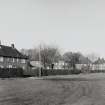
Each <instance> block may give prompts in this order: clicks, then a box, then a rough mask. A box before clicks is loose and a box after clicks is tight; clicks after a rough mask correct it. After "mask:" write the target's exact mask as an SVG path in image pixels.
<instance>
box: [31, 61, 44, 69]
mask: <svg viewBox="0 0 105 105" xmlns="http://www.w3.org/2000/svg"><path fill="white" fill-rule="evenodd" d="M30 64H31V66H32V69H37V68H43V65H42V64H41V62H40V61H35V60H31V61H30Z"/></svg>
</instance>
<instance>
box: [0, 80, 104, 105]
mask: <svg viewBox="0 0 105 105" xmlns="http://www.w3.org/2000/svg"><path fill="white" fill-rule="evenodd" d="M97 88H98V85H97V83H96V81H79V80H78V81H77V80H76V81H73V80H71V81H69V80H67V81H64V80H60V81H57V80H38V79H31V78H17V79H16V78H15V79H4V80H2V79H0V105H85V104H86V105H97V104H96V102H97V99H100V98H101V97H100V93H99V90H98V89H97ZM97 90H98V91H97ZM95 99H96V100H95ZM80 100H81V101H80ZM83 100H84V101H83ZM82 102H84V104H83V103H82ZM74 103H75V104H74ZM76 103H77V104H76ZM81 103H82V104H81ZM94 103H95V104H94ZM103 105H104V104H103Z"/></svg>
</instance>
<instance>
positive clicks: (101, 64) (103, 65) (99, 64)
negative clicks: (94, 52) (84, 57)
mask: <svg viewBox="0 0 105 105" xmlns="http://www.w3.org/2000/svg"><path fill="white" fill-rule="evenodd" d="M92 70H105V60H104V59H103V58H102V59H101V58H98V60H96V61H95V62H94V63H93V65H92Z"/></svg>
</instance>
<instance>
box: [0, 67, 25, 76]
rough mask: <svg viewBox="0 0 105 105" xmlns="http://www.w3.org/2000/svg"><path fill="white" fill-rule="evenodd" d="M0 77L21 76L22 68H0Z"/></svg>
mask: <svg viewBox="0 0 105 105" xmlns="http://www.w3.org/2000/svg"><path fill="white" fill-rule="evenodd" d="M0 77H1V78H9V77H23V69H21V68H0Z"/></svg>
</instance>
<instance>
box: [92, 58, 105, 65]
mask: <svg viewBox="0 0 105 105" xmlns="http://www.w3.org/2000/svg"><path fill="white" fill-rule="evenodd" d="M104 63H105V60H104V59H103V58H102V59H101V58H98V60H96V61H95V62H94V63H93V64H104Z"/></svg>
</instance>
